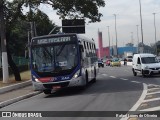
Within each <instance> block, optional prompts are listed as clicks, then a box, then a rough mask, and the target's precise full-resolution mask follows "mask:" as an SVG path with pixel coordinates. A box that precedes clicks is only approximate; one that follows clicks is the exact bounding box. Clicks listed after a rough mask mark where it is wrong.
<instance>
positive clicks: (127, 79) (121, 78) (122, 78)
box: [120, 78, 128, 80]
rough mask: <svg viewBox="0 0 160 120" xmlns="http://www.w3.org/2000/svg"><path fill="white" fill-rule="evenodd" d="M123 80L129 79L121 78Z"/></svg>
mask: <svg viewBox="0 0 160 120" xmlns="http://www.w3.org/2000/svg"><path fill="white" fill-rule="evenodd" d="M120 79H121V80H128V79H125V78H120Z"/></svg>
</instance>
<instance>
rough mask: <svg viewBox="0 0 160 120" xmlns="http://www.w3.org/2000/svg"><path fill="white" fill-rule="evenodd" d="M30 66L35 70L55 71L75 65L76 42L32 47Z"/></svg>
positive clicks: (76, 58)
mask: <svg viewBox="0 0 160 120" xmlns="http://www.w3.org/2000/svg"><path fill="white" fill-rule="evenodd" d="M32 58H33V60H32V68H33V69H34V70H35V71H36V72H43V73H44V72H51V73H52V74H53V73H57V72H62V71H64V70H70V69H73V68H74V67H76V66H77V64H78V56H77V46H76V44H70V43H63V44H56V45H49V46H43V45H42V46H35V47H33V48H32Z"/></svg>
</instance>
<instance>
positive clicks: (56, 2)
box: [13, 0, 105, 22]
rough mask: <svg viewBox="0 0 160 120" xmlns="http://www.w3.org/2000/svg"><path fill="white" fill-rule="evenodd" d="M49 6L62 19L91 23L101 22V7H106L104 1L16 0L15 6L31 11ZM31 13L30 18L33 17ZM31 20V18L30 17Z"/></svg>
mask: <svg viewBox="0 0 160 120" xmlns="http://www.w3.org/2000/svg"><path fill="white" fill-rule="evenodd" d="M41 3H43V4H49V5H51V6H52V8H53V10H56V11H57V14H58V15H59V16H60V18H62V19H65V18H72V19H75V18H88V19H89V20H90V22H99V21H100V18H101V17H102V14H101V13H100V12H99V8H100V7H104V6H105V1H104V0H14V1H13V4H19V7H20V6H21V9H22V5H24V6H25V7H29V6H30V8H31V9H30V10H32V9H37V8H38V6H39V5H40V4H41ZM32 14H33V13H32V12H30V16H32ZM30 18H31V17H30Z"/></svg>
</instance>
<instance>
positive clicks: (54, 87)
mask: <svg viewBox="0 0 160 120" xmlns="http://www.w3.org/2000/svg"><path fill="white" fill-rule="evenodd" d="M52 88H53V89H54V90H55V89H60V88H61V86H53V87H52Z"/></svg>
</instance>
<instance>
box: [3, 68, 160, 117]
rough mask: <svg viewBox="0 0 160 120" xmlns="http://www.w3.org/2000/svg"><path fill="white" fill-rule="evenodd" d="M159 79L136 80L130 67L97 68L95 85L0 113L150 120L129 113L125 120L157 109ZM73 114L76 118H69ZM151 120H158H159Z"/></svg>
mask: <svg viewBox="0 0 160 120" xmlns="http://www.w3.org/2000/svg"><path fill="white" fill-rule="evenodd" d="M159 79H160V76H153V77H146V78H143V77H142V76H141V75H138V76H136V77H135V76H133V74H132V71H131V67H130V66H122V67H106V66H105V68H100V72H99V74H98V76H97V82H96V83H90V84H89V86H88V87H87V88H86V89H85V90H81V89H78V88H71V89H65V90H62V91H59V92H57V93H55V94H53V95H44V94H43V93H42V94H39V95H37V96H34V97H32V98H29V99H26V100H23V101H20V102H17V103H14V104H12V105H9V106H7V107H5V108H3V109H1V111H19V112H21V111H34V112H36V111H50V112H45V113H44V112H42V116H47V115H51V116H53V114H54V112H53V111H56V112H57V111H61V113H59V114H60V117H54V118H51V117H47V118H32V119H34V120H36V119H38V120H42V119H45V120H127V119H130V120H132V119H133V120H152V119H151V116H149V115H151V114H147V115H148V118H147V117H142V118H137V116H135V115H132V114H129V115H130V117H125V115H126V112H128V111H141V112H142V113H146V111H158V110H160V106H159V102H160V80H159ZM65 111H66V112H68V111H76V112H70V113H69V116H68V117H67V115H68V114H67V115H66V114H65ZM123 111H124V113H125V114H124V116H123V118H122V116H120V115H121V112H123ZM143 111H145V112H143ZM70 114H71V115H70ZM133 114H135V113H134V112H133ZM72 115H75V116H76V115H78V116H79V117H77V116H76V117H72ZM116 115H117V116H118V117H117V118H116ZM143 115H144V114H143ZM145 115H146V114H145ZM147 115H146V116H147ZM86 116H89V117H86ZM131 117H133V118H131ZM152 117H156V116H152ZM3 119H11V120H21V119H22V118H1V120H3ZM23 119H26V120H28V119H29V118H23ZM153 120H159V118H154V119H153Z"/></svg>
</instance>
